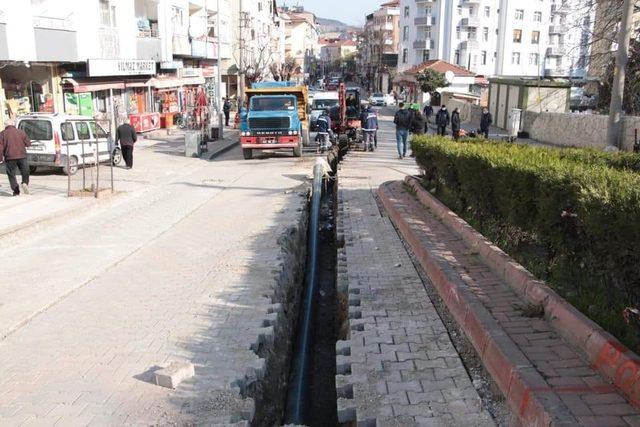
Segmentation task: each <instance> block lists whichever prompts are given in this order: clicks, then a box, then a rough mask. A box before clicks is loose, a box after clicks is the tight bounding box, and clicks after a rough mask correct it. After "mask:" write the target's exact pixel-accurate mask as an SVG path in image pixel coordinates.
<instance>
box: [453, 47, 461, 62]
mask: <svg viewBox="0 0 640 427" xmlns="http://www.w3.org/2000/svg"><path fill="white" fill-rule="evenodd" d="M454 62H455V63H456V65H460V51H459V50H456V53H455V58H454Z"/></svg>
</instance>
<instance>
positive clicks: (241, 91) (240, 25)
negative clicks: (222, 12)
mask: <svg viewBox="0 0 640 427" xmlns="http://www.w3.org/2000/svg"><path fill="white" fill-rule="evenodd" d="M238 14H239V16H238V52H239V53H238V56H239V58H238V111H239V110H240V107H242V102H243V101H244V83H245V69H244V37H243V36H244V34H243V32H244V31H243V30H244V12H243V11H242V0H239V9H238Z"/></svg>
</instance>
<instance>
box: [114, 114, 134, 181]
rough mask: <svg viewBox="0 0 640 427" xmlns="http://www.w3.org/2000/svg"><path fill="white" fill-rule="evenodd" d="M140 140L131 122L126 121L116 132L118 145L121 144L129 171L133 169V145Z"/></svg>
mask: <svg viewBox="0 0 640 427" xmlns="http://www.w3.org/2000/svg"><path fill="white" fill-rule="evenodd" d="M137 140H138V135H137V134H136V130H135V129H134V128H133V126H131V124H129V120H128V119H125V121H124V123H122V124H121V125H120V126H118V129H117V130H116V144H117V143H118V142H120V147H121V149H122V157H123V158H124V163H125V164H126V165H127V169H131V168H132V167H133V145H134V144H135V143H136V141H137Z"/></svg>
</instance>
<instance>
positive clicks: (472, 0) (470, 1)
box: [462, 0, 481, 7]
mask: <svg viewBox="0 0 640 427" xmlns="http://www.w3.org/2000/svg"><path fill="white" fill-rule="evenodd" d="M480 3H481V1H480V0H462V6H467V7H474V6H479V5H480Z"/></svg>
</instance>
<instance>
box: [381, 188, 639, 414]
mask: <svg viewBox="0 0 640 427" xmlns="http://www.w3.org/2000/svg"><path fill="white" fill-rule="evenodd" d="M405 183H406V184H407V185H409V186H410V187H411V188H412V189H413V190H414V191H415V192H416V195H417V198H418V200H419V201H420V203H422V205H424V206H425V207H426V208H428V209H429V210H430V211H431V212H433V213H434V214H435V215H436V216H437V217H438V218H440V220H442V222H444V224H445V225H446V226H447V227H448V228H449V229H451V230H452V231H453V232H454V233H456V234H458V235H459V236H460V237H461V238H462V239H463V240H464V241H465V243H466V244H467V245H469V246H470V247H472V248H474V249H476V250H477V251H478V253H479V255H480V256H481V257H482V259H483V260H484V261H485V262H486V263H487V264H488V265H489V266H490V267H491V268H492V269H493V270H494V272H496V273H497V274H498V275H499V276H500V277H501V278H502V279H503V280H504V281H505V282H506V283H507V284H508V285H509V286H511V287H512V288H513V289H514V290H515V291H517V292H518V293H519V294H520V295H521V296H522V297H523V298H524V299H525V300H527V301H528V302H530V303H533V304H542V306H543V307H544V313H545V317H546V318H547V320H548V321H549V323H550V324H551V325H552V326H553V327H554V329H555V330H556V331H557V332H558V333H559V334H560V335H561V336H562V337H563V338H564V339H565V340H567V341H568V342H569V343H570V344H571V345H572V346H574V347H575V348H577V349H579V350H580V351H582V352H583V354H584V355H585V356H586V357H587V360H589V361H590V362H591V364H592V365H593V368H594V369H596V370H597V371H598V372H600V373H601V374H602V375H603V376H604V377H605V378H607V379H608V380H610V381H611V382H612V383H613V384H615V385H616V386H617V387H618V388H619V389H620V391H621V392H622V393H623V394H624V395H625V397H626V398H627V399H628V400H629V402H630V403H631V404H632V405H634V406H636V407H640V357H639V356H638V355H637V354H635V353H634V352H632V351H631V350H630V349H628V348H627V347H625V346H624V345H623V344H622V343H620V341H618V340H617V339H616V338H614V337H613V336H612V335H611V334H609V333H608V332H606V331H605V330H604V329H602V328H601V327H600V326H599V325H598V324H596V323H595V322H593V321H592V320H591V319H589V318H588V317H586V316H585V315H584V314H582V313H581V312H580V311H578V310H577V309H576V308H575V307H573V306H572V305H571V304H569V303H568V302H567V301H566V300H565V299H563V298H562V297H560V296H559V295H558V294H556V293H555V292H554V291H553V290H552V289H551V288H549V287H548V286H547V285H546V284H545V283H544V282H543V281H541V280H538V279H536V277H535V276H533V275H532V274H531V273H530V272H529V271H528V270H527V269H526V268H524V267H523V266H522V265H520V264H518V263H517V262H516V261H515V260H514V259H512V258H511V257H510V256H509V255H507V254H506V253H505V252H503V251H502V250H501V249H500V248H499V247H497V246H495V245H494V244H493V243H491V242H490V241H489V240H488V239H487V238H485V237H484V236H483V235H482V234H480V233H478V232H477V231H476V230H475V229H474V228H473V227H471V226H470V225H469V224H468V223H467V222H466V221H464V220H463V219H462V218H460V217H459V216H458V215H456V214H455V213H454V212H452V211H451V210H450V209H449V208H448V207H447V206H445V205H444V204H442V203H441V202H440V201H439V200H437V199H436V198H435V197H433V196H432V195H431V194H430V193H429V192H428V191H427V190H425V189H424V188H423V187H422V185H420V183H419V182H418V180H416V179H415V178H413V177H411V176H407V177H405ZM383 185H384V184H383ZM394 222H395V221H394Z"/></svg>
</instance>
